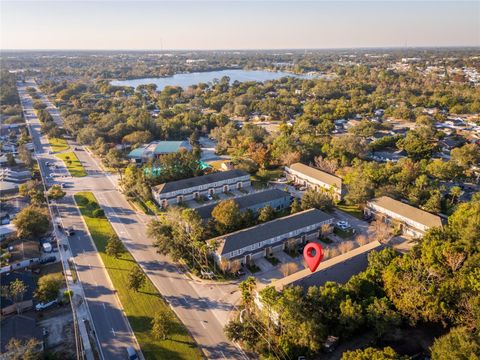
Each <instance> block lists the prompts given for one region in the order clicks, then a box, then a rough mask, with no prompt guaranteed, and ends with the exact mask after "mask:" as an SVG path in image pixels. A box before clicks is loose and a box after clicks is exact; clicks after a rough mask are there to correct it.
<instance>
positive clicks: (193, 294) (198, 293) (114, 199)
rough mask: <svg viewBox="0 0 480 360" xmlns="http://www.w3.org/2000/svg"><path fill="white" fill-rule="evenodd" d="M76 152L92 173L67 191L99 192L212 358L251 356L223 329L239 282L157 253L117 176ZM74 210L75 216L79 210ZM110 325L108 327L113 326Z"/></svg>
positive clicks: (155, 280) (107, 211) (121, 231)
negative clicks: (206, 275) (195, 272)
mask: <svg viewBox="0 0 480 360" xmlns="http://www.w3.org/2000/svg"><path fill="white" fill-rule="evenodd" d="M27 86H30V85H27ZM44 100H45V102H46V103H47V104H48V108H47V109H48V110H49V111H50V113H51V114H52V116H53V118H54V120H55V121H56V122H57V124H59V125H61V124H62V119H61V117H60V116H59V114H58V111H57V109H56V108H55V107H54V106H53V105H52V104H51V103H50V102H49V101H48V99H44ZM70 145H71V146H72V148H73V147H78V146H77V145H76V144H75V143H74V142H71V144H70ZM79 149H80V147H79ZM75 153H76V155H77V157H78V158H79V160H80V161H81V162H82V164H83V165H84V167H85V170H86V172H87V174H88V176H86V177H83V178H70V179H68V182H69V184H68V185H70V186H71V187H69V188H67V192H68V193H73V192H77V191H92V192H93V193H94V194H95V196H96V198H97V199H98V201H99V203H100V205H101V206H102V208H103V209H104V210H105V214H106V216H107V217H108V219H109V221H110V222H111V224H112V226H113V227H114V229H115V231H116V232H117V234H118V235H119V237H120V239H121V240H122V241H123V242H124V244H125V246H126V247H127V249H128V250H129V251H130V253H131V254H132V255H133V257H134V258H135V259H136V260H137V262H138V263H139V264H140V265H141V266H142V268H143V269H144V271H145V272H146V274H147V275H148V276H149V278H150V279H151V280H152V282H153V283H154V285H155V286H156V287H157V289H158V290H159V291H160V293H161V294H162V295H163V297H164V298H165V299H166V300H167V301H168V302H169V304H170V305H171V307H172V308H173V309H174V311H175V312H176V314H177V315H178V317H179V318H180V320H181V321H182V322H183V323H184V324H185V326H186V327H187V329H188V331H189V332H190V333H191V334H192V336H193V337H194V339H195V341H196V342H197V343H198V344H199V346H200V347H201V349H202V350H203V352H204V354H205V356H206V357H207V358H209V359H244V358H246V356H245V354H244V353H243V351H241V350H240V349H239V348H238V347H237V346H236V345H235V344H233V343H231V342H230V341H228V340H227V338H226V337H225V335H224V333H223V326H224V325H225V324H226V323H227V321H228V319H229V317H230V314H231V311H232V309H233V308H234V304H235V303H236V302H238V300H239V298H240V293H239V291H238V287H237V285H236V284H206V283H205V282H201V281H196V280H193V279H191V278H189V277H188V276H187V275H185V274H183V273H182V272H181V270H180V269H179V267H178V266H177V264H175V263H174V262H172V261H171V260H170V259H169V258H168V257H165V256H161V255H159V254H157V253H156V251H155V248H154V247H153V246H152V244H151V241H150V240H149V239H148V238H147V236H146V224H147V223H148V221H150V220H151V218H150V217H149V216H146V215H139V214H137V213H136V212H135V211H133V210H132V208H131V206H130V204H129V203H128V202H127V200H126V199H125V197H124V196H123V194H121V193H120V192H119V191H118V190H117V186H116V183H117V178H116V176H115V175H112V174H108V173H106V172H104V171H103V170H102V168H101V167H100V165H99V164H98V163H97V161H96V160H95V159H94V158H93V157H92V156H90V154H89V153H88V152H87V151H85V150H79V151H75ZM71 215H72V216H74V213H73V212H72V213H71ZM88 260H91V261H93V259H91V258H89V259H87V260H85V262H84V263H83V264H84V266H85V267H87V270H88V266H86V265H85V264H88ZM92 267H93V266H92ZM99 287H100V290H99V292H100V293H102V294H103V292H105V291H106V290H105V289H104V286H102V285H100V284H99ZM92 291H95V286H92ZM105 327H107V326H105ZM105 327H103V328H102V331H109V330H108V329H105ZM97 331H98V330H97Z"/></svg>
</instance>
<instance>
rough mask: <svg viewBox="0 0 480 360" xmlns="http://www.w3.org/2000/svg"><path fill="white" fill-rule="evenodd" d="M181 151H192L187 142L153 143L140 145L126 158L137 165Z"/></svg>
mask: <svg viewBox="0 0 480 360" xmlns="http://www.w3.org/2000/svg"><path fill="white" fill-rule="evenodd" d="M181 149H185V150H187V151H192V149H193V148H192V146H191V145H190V143H189V142H188V141H187V140H184V141H153V142H151V143H150V144H146V145H142V146H140V147H138V148H136V149H134V150H132V151H130V153H129V154H128V155H127V157H128V158H129V159H130V160H131V161H134V162H135V163H137V164H141V163H144V162H146V161H148V160H150V159H154V158H157V157H159V156H161V155H165V154H173V153H176V152H178V151H180V150H181Z"/></svg>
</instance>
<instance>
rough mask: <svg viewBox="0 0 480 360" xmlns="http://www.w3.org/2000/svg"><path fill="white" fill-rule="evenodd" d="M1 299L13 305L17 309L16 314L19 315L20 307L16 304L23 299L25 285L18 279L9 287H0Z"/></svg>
mask: <svg viewBox="0 0 480 360" xmlns="http://www.w3.org/2000/svg"><path fill="white" fill-rule="evenodd" d="M1 291H2V297H5V298H7V299H8V300H10V301H11V302H12V303H14V304H15V306H16V308H17V312H18V313H20V310H21V309H20V307H19V306H18V303H20V302H22V301H23V297H24V296H25V293H26V292H27V286H26V285H25V283H24V282H23V281H22V280H20V279H15V280H14V281H12V282H11V283H10V284H9V285H3V286H2V287H1Z"/></svg>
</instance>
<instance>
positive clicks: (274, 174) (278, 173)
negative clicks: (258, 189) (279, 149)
mask: <svg viewBox="0 0 480 360" xmlns="http://www.w3.org/2000/svg"><path fill="white" fill-rule="evenodd" d="M282 176H283V169H282V168H277V169H261V170H258V171H257V173H256V174H255V175H253V176H252V178H253V180H257V181H260V182H264V183H266V182H268V181H272V180H276V179H278V178H280V177H282Z"/></svg>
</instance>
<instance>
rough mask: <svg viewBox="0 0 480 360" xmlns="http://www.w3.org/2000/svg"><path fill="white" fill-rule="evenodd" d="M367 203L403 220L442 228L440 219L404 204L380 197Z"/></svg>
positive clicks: (386, 197)
mask: <svg viewBox="0 0 480 360" xmlns="http://www.w3.org/2000/svg"><path fill="white" fill-rule="evenodd" d="M369 203H370V204H375V205H377V206H379V207H381V208H384V209H386V210H389V211H392V212H394V213H396V214H398V215H400V216H403V217H404V218H407V219H410V220H413V221H415V222H417V223H420V224H422V225H425V226H427V227H429V228H430V227H441V226H442V219H440V216H438V215H434V214H431V213H429V212H427V211H424V210H421V209H419V208H416V207H414V206H411V205H408V204H405V203H403V202H401V201H398V200H395V199H392V198H391V197H388V196H381V197H379V198H377V199H373V200H371V201H369Z"/></svg>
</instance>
